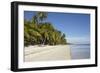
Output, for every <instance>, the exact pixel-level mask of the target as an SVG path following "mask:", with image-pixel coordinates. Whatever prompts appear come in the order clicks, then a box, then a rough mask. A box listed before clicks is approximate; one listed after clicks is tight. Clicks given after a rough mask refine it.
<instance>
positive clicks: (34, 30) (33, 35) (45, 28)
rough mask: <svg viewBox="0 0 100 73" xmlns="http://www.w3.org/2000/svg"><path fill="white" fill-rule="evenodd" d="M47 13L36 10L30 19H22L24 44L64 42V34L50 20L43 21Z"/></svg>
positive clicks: (56, 43)
mask: <svg viewBox="0 0 100 73" xmlns="http://www.w3.org/2000/svg"><path fill="white" fill-rule="evenodd" d="M46 18H47V13H45V12H37V13H36V14H35V15H34V16H33V18H32V20H30V21H27V20H24V45H25V46H28V45H58V44H66V39H65V34H64V33H62V32H61V31H59V30H57V29H55V28H54V27H53V25H52V23H50V22H44V20H45V19H46Z"/></svg>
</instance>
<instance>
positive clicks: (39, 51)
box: [24, 45, 71, 62]
mask: <svg viewBox="0 0 100 73" xmlns="http://www.w3.org/2000/svg"><path fill="white" fill-rule="evenodd" d="M70 50H71V49H70V47H69V46H68V45H55V46H50V45H45V46H38V45H36V46H28V47H25V48H24V61H25V62H32V61H53V60H70V59H71V51H70Z"/></svg>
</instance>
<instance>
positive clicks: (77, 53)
mask: <svg viewBox="0 0 100 73" xmlns="http://www.w3.org/2000/svg"><path fill="white" fill-rule="evenodd" d="M70 48H71V57H72V59H89V58H90V45H85V44H83V45H82V44H81V45H79V44H78V45H70Z"/></svg>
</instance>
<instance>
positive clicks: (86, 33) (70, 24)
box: [24, 11, 90, 44]
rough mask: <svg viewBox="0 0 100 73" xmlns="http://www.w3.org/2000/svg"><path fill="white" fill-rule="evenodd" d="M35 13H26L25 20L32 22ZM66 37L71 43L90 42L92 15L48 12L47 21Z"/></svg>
mask: <svg viewBox="0 0 100 73" xmlns="http://www.w3.org/2000/svg"><path fill="white" fill-rule="evenodd" d="M35 13H36V12H34V11H24V19H26V20H31V19H32V16H34V15H35ZM45 21H47V22H51V23H52V24H53V26H54V27H55V28H56V29H58V30H60V31H61V32H63V33H64V34H65V35H66V39H67V40H68V42H70V43H85V44H86V43H89V42H90V14H83V13H82V14H81V13H58V12H48V17H47V19H46V20H45Z"/></svg>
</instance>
